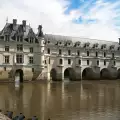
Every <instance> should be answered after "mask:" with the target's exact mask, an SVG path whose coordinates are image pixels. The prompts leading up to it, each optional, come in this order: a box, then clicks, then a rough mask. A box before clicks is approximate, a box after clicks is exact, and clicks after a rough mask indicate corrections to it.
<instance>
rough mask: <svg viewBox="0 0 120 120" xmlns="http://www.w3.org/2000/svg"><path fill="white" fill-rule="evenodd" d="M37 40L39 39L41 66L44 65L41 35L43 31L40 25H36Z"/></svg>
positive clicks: (42, 38)
mask: <svg viewBox="0 0 120 120" xmlns="http://www.w3.org/2000/svg"><path fill="white" fill-rule="evenodd" d="M38 41H39V45H40V53H41V55H40V65H41V66H42V67H43V66H44V61H45V58H44V50H45V40H44V37H43V32H42V25H39V26H38Z"/></svg>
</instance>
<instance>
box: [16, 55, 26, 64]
mask: <svg viewBox="0 0 120 120" xmlns="http://www.w3.org/2000/svg"><path fill="white" fill-rule="evenodd" d="M23 58H24V57H23V55H21V54H17V55H16V62H17V63H23Z"/></svg>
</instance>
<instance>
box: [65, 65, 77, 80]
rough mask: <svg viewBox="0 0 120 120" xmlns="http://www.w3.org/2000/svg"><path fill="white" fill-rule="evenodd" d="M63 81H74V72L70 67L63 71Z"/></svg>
mask: <svg viewBox="0 0 120 120" xmlns="http://www.w3.org/2000/svg"><path fill="white" fill-rule="evenodd" d="M64 79H69V80H75V70H74V69H73V68H71V67H69V68H66V69H65V70H64Z"/></svg>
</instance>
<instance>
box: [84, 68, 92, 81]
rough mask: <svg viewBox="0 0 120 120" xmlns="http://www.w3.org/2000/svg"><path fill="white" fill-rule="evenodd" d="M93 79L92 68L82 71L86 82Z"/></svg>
mask: <svg viewBox="0 0 120 120" xmlns="http://www.w3.org/2000/svg"><path fill="white" fill-rule="evenodd" d="M92 78H93V69H92V68H90V67H87V68H85V69H84V70H83V71H82V79H84V80H90V79H92Z"/></svg>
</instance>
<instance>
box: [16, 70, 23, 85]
mask: <svg viewBox="0 0 120 120" xmlns="http://www.w3.org/2000/svg"><path fill="white" fill-rule="evenodd" d="M23 75H24V74H23V70H22V69H17V70H16V72H15V77H16V76H18V77H19V78H20V83H23Z"/></svg>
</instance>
